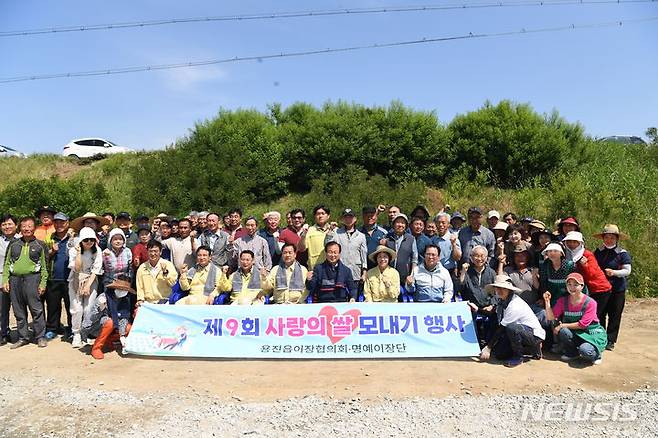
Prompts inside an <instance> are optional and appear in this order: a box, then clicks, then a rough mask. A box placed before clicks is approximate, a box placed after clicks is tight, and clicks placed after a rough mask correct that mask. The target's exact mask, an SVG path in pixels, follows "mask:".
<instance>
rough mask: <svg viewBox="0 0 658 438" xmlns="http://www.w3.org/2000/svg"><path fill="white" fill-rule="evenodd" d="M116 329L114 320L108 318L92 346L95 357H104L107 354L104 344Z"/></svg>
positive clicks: (92, 354)
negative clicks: (104, 351) (104, 352)
mask: <svg viewBox="0 0 658 438" xmlns="http://www.w3.org/2000/svg"><path fill="white" fill-rule="evenodd" d="M113 331H114V324H113V323H112V320H111V319H110V320H108V321H107V322H106V323H105V324H103V327H102V328H101V331H100V333H99V334H98V337H97V338H96V341H95V342H94V345H93V347H91V356H92V357H93V358H94V359H98V360H100V359H103V358H104V357H105V355H104V354H103V346H104V345H105V343H106V341H107V340H108V338H109V337H110V335H111V334H112V332H113Z"/></svg>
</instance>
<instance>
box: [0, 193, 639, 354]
mask: <svg viewBox="0 0 658 438" xmlns="http://www.w3.org/2000/svg"><path fill="white" fill-rule="evenodd" d="M449 211H450V208H449V206H446V207H445V208H444V209H443V210H441V211H440V212H438V214H436V215H435V216H431V215H430V212H429V211H428V210H427V208H425V207H424V206H417V207H416V208H414V209H413V211H411V213H410V214H409V215H406V214H404V213H402V212H401V211H400V208H399V207H397V206H394V205H390V206H385V205H379V206H365V207H363V208H362V210H361V219H362V221H361V224H360V225H359V224H358V222H359V218H358V217H357V213H356V212H355V211H354V210H352V209H351V208H346V209H344V210H343V211H342V212H341V213H340V215H339V218H338V221H336V222H333V221H332V220H331V211H330V209H329V208H328V207H327V206H324V205H318V206H316V207H315V208H314V209H313V211H312V218H309V219H310V220H307V217H306V212H305V211H304V210H303V209H299V208H297V209H293V210H291V211H290V212H288V213H286V215H285V217H282V215H281V213H279V212H277V211H270V212H268V213H265V214H264V215H263V217H262V218H257V217H254V216H248V217H243V212H242V210H241V209H240V208H233V209H231V210H230V211H228V212H227V213H226V214H220V213H216V212H196V211H193V212H190V214H189V215H187V216H185V217H183V218H179V219H177V218H174V217H172V216H170V215H167V214H164V213H163V214H159V215H157V216H155V217H148V216H144V215H142V216H139V217H136V218H135V219H134V221H133V217H132V216H131V214H129V213H128V212H120V213H118V214H116V215H115V214H113V213H110V212H106V213H103V214H101V215H96V214H95V213H87V214H84V215H82V216H80V217H78V218H75V219H70V218H69V217H68V216H67V215H66V213H64V212H60V211H57V210H56V209H54V208H51V207H48V206H45V207H42V208H40V209H39V210H38V211H36V214H35V216H26V217H23V218H21V219H20V220H19V219H17V218H16V217H14V216H12V215H10V214H6V215H3V216H2V217H1V231H2V235H1V237H0V280H1V281H0V287H1V288H2V289H1V290H2V293H0V343H1V344H3V345H4V344H7V343H12V345H11V348H12V349H15V348H19V347H22V346H24V345H27V344H28V343H30V342H31V338H33V339H34V341H35V342H36V344H37V345H38V346H39V347H46V346H47V345H48V341H50V340H52V339H54V338H56V337H58V336H62V338H63V339H64V340H67V341H70V342H71V345H72V346H73V347H74V348H80V347H82V346H83V345H86V344H88V343H89V344H91V345H92V348H91V355H92V356H93V357H94V358H96V359H102V358H103V355H104V353H103V351H104V350H105V351H108V350H111V349H114V348H120V346H121V345H122V344H125V338H126V336H127V335H128V333H129V332H130V327H131V323H132V321H133V319H134V317H135V315H136V313H137V312H138V311H139V307H140V306H141V305H142V304H143V303H151V304H159V305H262V304H271V305H275V304H305V303H326V302H359V301H363V302H382V303H393V302H404V303H412V302H422V303H437V304H438V303H448V302H452V301H464V302H466V303H467V304H468V306H469V307H470V309H471V311H472V314H473V321H474V325H475V328H476V333H477V337H478V341H479V343H480V347H481V354H480V357H479V358H480V360H483V361H486V360H489V359H490V357H495V358H497V359H498V360H501V361H503V362H504V363H505V365H506V366H509V367H514V366H517V365H520V364H522V363H524V361H527V360H530V359H532V358H534V359H539V358H542V357H543V354H544V353H546V352H551V353H554V354H558V355H560V357H561V359H562V360H564V361H572V360H576V359H580V360H584V361H586V362H587V363H592V364H598V363H600V362H601V360H602V354H603V352H604V350H613V349H614V347H615V343H616V342H617V337H618V334H619V328H620V323H621V317H622V312H623V309H624V302H625V292H626V288H627V278H628V276H629V275H630V273H631V257H630V254H629V253H628V251H626V250H625V249H623V248H622V247H621V246H620V241H622V240H624V239H627V238H628V236H627V235H625V234H624V233H622V232H621V231H620V230H619V227H617V226H616V225H614V224H606V225H605V226H603V228H602V230H601V232H600V233H597V234H594V235H592V236H591V237H592V238H593V239H596V240H597V243H599V245H598V247H596V248H595V250H594V251H593V252H592V251H590V250H589V249H587V248H586V245H585V237H584V236H583V234H582V233H581V231H580V225H579V223H578V220H577V219H576V218H575V217H566V218H561V219H559V220H557V221H556V222H555V224H554V231H553V230H551V229H549V228H548V227H547V226H546V225H545V223H544V222H542V221H540V220H537V219H534V218H531V217H523V218H518V217H517V215H515V214H514V213H511V212H509V213H506V214H504V215H501V214H500V213H499V212H497V211H495V210H491V211H488V212H487V213H486V215H485V213H484V212H483V211H482V210H481V209H480V208H479V207H472V208H469V209H468V211H467V214H466V216H464V215H463V214H461V213H459V212H453V213H452V214H450V212H449ZM384 214H386V215H387V217H383V216H384ZM485 216H486V218H485ZM282 219H284V220H285V221H286V224H285V226H282ZM309 223H310V224H309ZM62 309H63V310H64V312H65V314H66V318H65V320H66V324H63V323H62V317H63V314H62ZM10 310H13V314H14V317H15V319H16V326H17V339H12V336H10V330H9V313H10ZM28 310H29V312H30V315H31V318H32V330H31V333H30V329H29V326H28Z"/></svg>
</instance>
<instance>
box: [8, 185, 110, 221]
mask: <svg viewBox="0 0 658 438" xmlns="http://www.w3.org/2000/svg"><path fill="white" fill-rule="evenodd" d="M104 203H107V192H106V190H105V186H104V185H103V183H102V182H101V181H96V182H90V181H86V180H83V179H80V178H73V179H71V180H61V179H59V178H57V177H52V178H50V179H23V180H21V181H20V182H19V183H17V184H15V185H13V186H9V187H7V188H5V189H4V190H2V192H0V211H2V212H4V213H12V214H14V215H16V216H26V215H34V213H35V211H36V210H37V209H38V208H40V207H42V206H44V205H49V206H51V207H54V208H56V209H57V210H59V211H63V212H65V213H66V214H67V215H69V216H71V217H77V216H82V215H83V214H84V213H86V212H87V211H97V210H98V209H99V208H100V207H101V206H102V205H103V204H104Z"/></svg>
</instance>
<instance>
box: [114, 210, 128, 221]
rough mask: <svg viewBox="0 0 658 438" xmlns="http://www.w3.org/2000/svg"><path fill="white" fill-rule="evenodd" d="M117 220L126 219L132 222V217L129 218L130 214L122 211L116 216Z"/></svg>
mask: <svg viewBox="0 0 658 438" xmlns="http://www.w3.org/2000/svg"><path fill="white" fill-rule="evenodd" d="M116 218H117V219H128V220H129V221H130V220H132V216H130V213H128V212H127V211H122V212H120V213H119V214H117V217H116Z"/></svg>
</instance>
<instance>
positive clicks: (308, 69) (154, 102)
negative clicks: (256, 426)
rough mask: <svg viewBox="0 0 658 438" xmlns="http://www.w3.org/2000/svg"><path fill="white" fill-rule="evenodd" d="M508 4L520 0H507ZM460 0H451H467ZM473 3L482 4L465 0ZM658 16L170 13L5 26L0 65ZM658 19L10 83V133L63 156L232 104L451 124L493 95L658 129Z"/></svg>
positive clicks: (236, 6) (2, 5) (44, 66)
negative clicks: (96, 141) (397, 108)
mask: <svg viewBox="0 0 658 438" xmlns="http://www.w3.org/2000/svg"><path fill="white" fill-rule="evenodd" d="M502 1H503V2H508V1H509V0H502ZM446 3H447V2H439V1H436V0H426V1H424V2H423V1H422V0H421V1H419V2H413V3H410V2H407V3H405V2H403V1H401V0H397V1H395V0H388V1H384V0H378V1H363V2H356V1H354V2H348V1H314V2H310V1H306V2H303V1H246V0H241V1H228V0H223V1H221V2H220V1H212V2H211V1H195V0H186V1H184V2H181V1H169V0H157V1H156V0H152V1H118V0H117V1H113V2H90V1H60V2H43V1H31V0H2V2H0V31H9V30H21V29H31V28H41V27H52V26H62V25H74V24H99V23H112V22H125V21H140V20H144V21H146V20H154V19H165V18H181V17H203V16H219V15H233V14H250V13H261V12H287V11H295V10H310V9H336V8H358V7H377V6H393V5H397V6H403V5H418V4H426V5H438V4H446ZM455 3H456V2H450V3H449V4H455ZM461 3H466V4H472V3H477V2H473V1H467V0H464V1H462V2H461ZM651 16H658V2H654V3H648V4H607V5H570V6H541V7H529V6H524V7H515V8H496V9H466V10H451V11H438V12H409V13H389V14H380V15H360V16H338V17H314V18H297V19H278V20H263V21H249V22H219V23H217V22H215V23H195V24H178V25H167V26H161V27H154V28H145V29H127V30H111V31H93V32H91V31H90V32H74V33H68V34H54V35H53V34H49V35H37V36H25V37H5V38H0V53H1V54H2V60H3V61H2V62H1V63H0V77H1V78H5V77H13V76H20V75H30V74H43V73H60V72H70V71H80V70H93V69H101V68H109V67H125V66H139V65H149V64H163V63H175V62H186V61H194V60H203V59H214V58H227V57H234V56H251V55H263V54H269V53H278V52H288V51H298V50H307V49H317V48H327V47H342V46H351V45H358V44H369V43H383V42H391V41H398V40H411V39H416V38H423V37H426V38H431V37H442V36H452V35H462V34H467V33H468V32H473V33H493V32H503V31H513V30H519V29H521V28H525V29H532V28H541V27H552V26H562V25H569V24H572V23H575V24H586V23H598V22H607V21H614V20H622V21H623V20H625V19H635V18H642V17H651ZM657 51H658V21H652V22H647V23H640V24H625V25H623V26H621V27H613V28H603V29H587V30H575V31H568V32H558V33H543V34H524V35H518V36H509V37H501V38H492V39H477V40H466V41H454V42H448V43H438V44H424V45H418V46H410V47H399V48H386V49H375V50H367V51H360V52H352V53H342V54H340V53H339V54H327V55H318V56H308V57H300V58H289V59H278V60H265V61H263V62H256V61H253V62H244V63H231V64H222V65H216V66H209V67H200V68H194V69H178V70H170V71H160V72H146V73H134V74H125V75H113V76H105V77H87V78H77V79H54V80H43V81H28V82H20V83H12V84H0V105H1V107H2V117H0V144H6V145H8V146H12V147H15V148H17V149H19V150H22V151H24V152H30V153H31V152H55V153H60V152H61V151H62V146H63V145H64V144H65V143H66V142H68V141H69V140H71V139H73V138H78V137H85V136H100V137H105V138H107V139H109V140H112V141H114V142H116V143H118V144H121V145H125V146H129V147H134V148H137V149H154V148H162V147H164V146H165V145H167V144H170V143H172V142H174V141H175V140H176V139H177V138H180V137H182V136H184V135H186V134H187V133H188V132H189V129H190V128H192V127H193V126H194V123H195V122H197V121H201V120H204V119H207V118H210V117H213V116H214V115H216V114H217V111H218V110H219V108H221V107H223V108H228V109H235V108H240V107H242V108H256V109H259V110H265V109H266V108H267V105H268V104H271V103H274V102H280V103H282V104H283V105H284V106H286V105H289V104H291V103H294V102H297V101H304V102H309V103H312V104H315V105H321V104H322V103H323V102H325V101H327V100H333V101H335V100H338V99H342V100H346V101H349V102H356V103H361V104H365V105H388V104H389V103H390V102H391V101H392V100H396V99H397V100H400V101H402V102H403V103H404V104H405V105H408V106H410V107H413V108H416V109H422V110H429V111H435V112H436V114H437V116H438V117H439V119H440V120H441V121H442V122H443V123H447V122H449V121H450V120H451V119H452V118H453V117H454V116H455V115H456V114H459V113H464V112H467V111H470V110H474V109H477V108H478V107H480V106H481V105H482V104H483V103H484V101H485V100H487V99H488V100H491V101H493V102H497V101H499V100H501V99H511V100H514V101H517V102H527V103H530V104H531V105H532V106H533V107H534V108H535V109H536V110H537V111H539V112H550V111H551V110H553V109H557V110H558V111H559V112H560V114H561V115H562V116H564V117H565V118H566V119H567V120H569V121H572V122H575V121H580V122H581V123H582V124H583V125H584V126H585V128H586V131H587V132H588V133H589V134H591V135H594V136H604V135H613V134H632V135H642V136H643V135H644V132H645V130H646V128H647V127H649V126H656V125H658V87H657V86H656V78H658V56H656V54H657Z"/></svg>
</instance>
